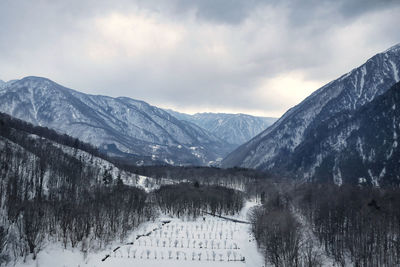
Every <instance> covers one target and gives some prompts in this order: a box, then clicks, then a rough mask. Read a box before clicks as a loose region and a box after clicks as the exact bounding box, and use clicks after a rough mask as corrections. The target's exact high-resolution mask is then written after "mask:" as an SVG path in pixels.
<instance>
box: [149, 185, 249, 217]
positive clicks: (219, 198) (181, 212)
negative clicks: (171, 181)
mask: <svg viewBox="0 0 400 267" xmlns="http://www.w3.org/2000/svg"><path fill="white" fill-rule="evenodd" d="M154 200H155V202H156V203H157V206H158V207H160V209H161V211H162V212H164V213H168V214H173V215H176V216H178V217H181V216H191V217H197V216H201V215H203V214H204V212H210V213H213V214H218V215H222V214H231V215H232V214H235V213H237V212H239V211H240V209H241V208H242V207H243V194H242V193H241V192H239V191H237V190H234V189H230V188H226V187H223V186H217V185H210V186H206V185H200V184H199V183H198V182H194V183H180V184H175V185H164V186H161V187H160V189H158V190H156V191H155V192H154Z"/></svg>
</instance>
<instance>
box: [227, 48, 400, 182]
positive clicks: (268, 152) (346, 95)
mask: <svg viewBox="0 0 400 267" xmlns="http://www.w3.org/2000/svg"><path fill="white" fill-rule="evenodd" d="M399 48H400V44H398V45H395V46H393V47H391V48H390V49H388V50H386V51H385V52H382V53H379V54H377V55H375V56H373V57H372V58H370V59H369V60H368V61H367V62H366V63H365V64H363V65H362V66H360V67H358V68H355V69H353V70H352V71H350V72H349V73H347V74H345V75H343V76H341V77H340V78H338V79H337V80H334V81H332V82H330V83H328V84H327V85H325V86H323V87H321V88H320V89H318V90H317V91H315V92H314V93H313V94H311V95H310V96H309V97H308V98H306V99H305V100H304V101H303V102H301V103H300V104H298V105H296V106H295V107H293V108H291V109H290V110H288V111H287V112H286V113H285V114H284V115H283V116H282V117H281V118H280V119H279V120H278V121H277V122H275V123H274V124H273V125H272V126H270V127H269V128H267V129H266V130H265V131H264V132H262V133H260V134H259V135H258V136H256V137H255V138H253V139H252V140H250V141H249V142H247V143H245V144H243V145H242V146H240V147H239V148H238V149H237V150H235V151H233V152H232V153H230V154H229V155H228V156H227V157H226V158H225V159H224V160H223V161H222V166H223V167H233V166H241V167H247V168H257V169H260V170H271V169H274V170H277V171H282V170H283V169H284V168H286V167H285V164H286V162H287V159H288V157H289V155H291V154H292V153H293V152H294V151H296V149H298V148H299V147H301V145H302V144H305V142H307V140H309V139H310V138H311V139H312V138H313V137H312V136H313V131H315V130H316V129H318V128H319V127H320V126H321V125H324V123H325V122H326V121H327V120H329V119H330V118H333V117H334V116H336V115H337V114H341V113H343V114H346V113H347V114H352V113H353V112H354V111H355V110H357V109H359V108H360V107H362V106H364V105H365V104H367V103H370V102H371V101H372V100H374V99H375V98H376V97H377V96H379V95H382V94H383V93H384V92H386V91H387V90H388V89H389V88H390V87H391V86H392V85H393V84H395V83H396V81H398V79H399V78H398V77H399V76H400V73H399V70H400V49H399ZM353 126H354V127H356V125H353ZM353 130H354V129H353ZM349 131H350V129H349ZM326 134H329V132H327V133H326ZM337 145H340V143H338V144H337ZM303 149H306V148H305V147H304V146H303ZM323 153H324V152H323V150H321V152H320V154H321V155H320V156H323V157H325V156H326V155H324V154H323ZM320 156H316V157H315V159H308V160H310V161H312V162H311V163H309V162H308V163H309V165H310V166H311V167H309V169H307V170H304V169H301V170H298V171H299V172H297V173H296V174H298V176H300V177H301V178H305V177H308V178H311V177H313V175H314V173H313V172H311V173H310V171H311V170H313V169H316V168H318V167H319V166H320V164H321V163H322V161H321V160H318V158H320ZM299 160H300V159H299ZM338 179H339V176H338Z"/></svg>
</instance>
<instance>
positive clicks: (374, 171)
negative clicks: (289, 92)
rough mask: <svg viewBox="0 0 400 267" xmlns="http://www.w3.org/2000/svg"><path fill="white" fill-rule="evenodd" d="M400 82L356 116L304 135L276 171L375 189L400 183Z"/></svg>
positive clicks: (344, 115) (341, 115)
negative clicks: (281, 168)
mask: <svg viewBox="0 0 400 267" xmlns="http://www.w3.org/2000/svg"><path fill="white" fill-rule="evenodd" d="M399 103H400V83H396V84H395V85H394V86H393V87H392V88H391V89H389V90H388V91H387V92H385V93H384V94H382V95H380V96H378V97H376V98H375V99H374V100H373V101H372V102H370V103H367V104H365V105H364V106H362V107H360V108H359V109H357V110H356V111H355V112H352V113H348V112H342V113H338V114H337V115H335V116H333V117H331V118H330V119H328V120H326V121H325V122H324V123H323V124H320V125H318V127H317V128H315V129H313V130H312V131H311V130H310V131H308V133H307V136H306V141H304V142H302V143H301V144H300V145H299V146H298V147H297V148H296V149H295V151H294V152H293V153H292V154H291V155H290V157H289V158H287V159H285V160H282V162H280V164H279V165H280V166H284V169H285V170H288V171H290V172H291V173H301V174H306V178H310V179H313V178H314V179H319V180H321V179H323V180H327V181H334V182H335V183H336V184H342V183H353V184H357V183H368V184H372V185H375V186H379V185H385V184H397V185H398V184H400V175H399V174H400V164H399V162H400V150H399V146H398V141H397V138H398V133H400V109H399Z"/></svg>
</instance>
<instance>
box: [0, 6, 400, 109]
mask: <svg viewBox="0 0 400 267" xmlns="http://www.w3.org/2000/svg"><path fill="white" fill-rule="evenodd" d="M399 11H400V5H399V2H398V1H389V0H388V1H372V0H353V1H351V0H350V1H345V0H340V1H328V0H322V1H312V0H306V1H300V0H293V1H289V0H286V1H262V0H248V1H240V0H219V1H215V0H202V1H189V0H169V1H165V0H147V1H140V0H137V1H128V0H119V1H105V0H98V1H94V0H87V1H77V0H75V1H57V0H56V1H45V0H42V1H23V0H19V1H11V0H4V1H1V2H0V25H2V27H0V59H1V60H0V79H3V80H7V79H14V78H20V77H22V76H26V75H38V76H45V77H48V78H50V79H53V80H55V81H57V82H59V83H61V84H64V85H66V86H69V87H71V88H74V89H77V90H81V91H84V92H88V93H94V94H106V95H112V96H129V97H132V98H137V99H143V100H145V101H147V102H149V103H151V104H155V105H161V106H164V107H172V108H177V109H180V110H183V111H191V112H195V111H225V112H249V113H254V114H265V115H279V114H282V113H283V112H284V111H285V110H286V109H288V108H289V107H291V106H293V105H294V104H296V103H297V102H299V101H300V100H301V99H303V98H304V97H305V96H307V95H308V94H309V93H311V92H312V91H313V90H315V89H317V88H318V86H321V85H323V83H325V82H328V81H330V80H331V79H334V78H336V77H338V76H339V75H341V74H343V73H344V72H346V71H349V70H351V69H352V68H354V67H356V66H358V65H359V64H361V63H363V61H364V60H366V59H367V58H369V57H370V56H372V55H373V54H375V53H377V52H379V51H382V50H385V49H386V48H388V47H389V46H391V45H393V44H395V43H398V42H400V32H398V30H397V29H396V27H395V25H399V23H400V18H399V16H398V15H397V14H399Z"/></svg>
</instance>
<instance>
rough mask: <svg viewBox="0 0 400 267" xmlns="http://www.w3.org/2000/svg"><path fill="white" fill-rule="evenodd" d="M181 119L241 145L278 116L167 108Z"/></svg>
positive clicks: (231, 142) (229, 141)
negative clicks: (185, 110) (180, 110)
mask: <svg viewBox="0 0 400 267" xmlns="http://www.w3.org/2000/svg"><path fill="white" fill-rule="evenodd" d="M167 112H170V113H171V114H172V115H174V116H175V117H177V118H178V119H180V120H186V121H189V122H192V123H194V124H196V125H198V126H200V127H202V128H204V129H206V130H207V131H209V132H211V133H213V134H215V135H216V136H217V137H219V138H221V139H223V140H226V141H227V142H228V143H230V144H233V145H236V146H238V145H241V144H243V143H244V142H247V141H248V140H250V139H251V138H252V137H254V136H255V135H257V134H258V133H260V132H261V131H263V130H265V129H266V128H268V127H269V126H270V125H272V124H273V123H274V122H275V121H276V118H272V117H259V116H253V115H248V114H243V113H236V114H232V113H213V112H201V113H195V114H193V115H191V114H185V113H180V112H177V111H174V110H167Z"/></svg>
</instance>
